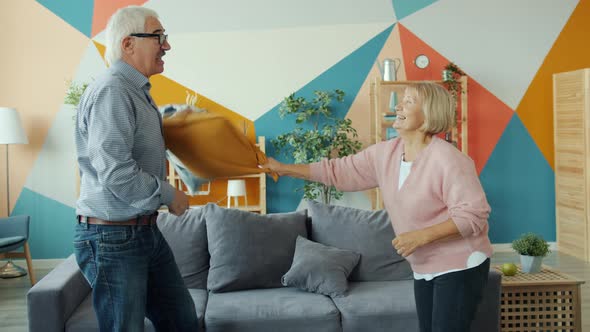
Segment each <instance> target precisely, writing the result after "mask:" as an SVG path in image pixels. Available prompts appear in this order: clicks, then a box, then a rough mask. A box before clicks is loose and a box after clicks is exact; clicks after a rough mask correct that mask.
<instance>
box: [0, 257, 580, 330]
mask: <svg viewBox="0 0 590 332" xmlns="http://www.w3.org/2000/svg"><path fill="white" fill-rule="evenodd" d="M510 262H513V263H518V256H517V255H516V254H515V253H514V252H497V253H495V254H494V256H493V257H492V264H496V265H497V264H502V263H510ZM3 264H4V263H3V262H0V265H3ZM543 264H545V265H548V266H550V267H554V268H556V269H558V270H560V271H562V272H565V273H567V274H569V275H571V276H573V277H575V278H578V279H580V280H585V281H586V283H585V284H583V285H582V331H590V263H586V262H584V261H581V260H579V259H576V258H574V257H572V256H568V255H565V254H561V253H558V252H553V253H551V254H549V256H547V257H545V259H544V261H543ZM35 273H36V276H37V279H38V280H40V279H41V278H43V277H44V276H45V275H47V273H49V270H43V269H35ZM29 288H31V285H30V283H29V278H28V276H25V277H21V278H15V279H0V331H2V332H4V331H6V332H21V331H23V332H25V331H27V330H28V328H27V303H26V294H27V291H28V290H29Z"/></svg>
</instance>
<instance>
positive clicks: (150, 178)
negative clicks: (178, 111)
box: [75, 61, 175, 221]
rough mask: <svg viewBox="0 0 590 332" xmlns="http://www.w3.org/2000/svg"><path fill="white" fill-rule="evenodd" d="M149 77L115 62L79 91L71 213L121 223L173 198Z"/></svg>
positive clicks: (173, 191)
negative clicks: (76, 180)
mask: <svg viewBox="0 0 590 332" xmlns="http://www.w3.org/2000/svg"><path fill="white" fill-rule="evenodd" d="M150 88H151V85H150V83H149V81H148V79H147V78H146V77H145V76H143V75H142V74H141V73H140V72H139V71H137V70H136V69H135V68H133V67H132V66H130V65H129V64H127V63H125V62H123V61H118V62H117V63H115V64H113V65H112V66H111V67H110V68H109V69H108V70H107V71H106V72H105V73H104V74H103V75H101V77H99V78H98V79H97V80H96V81H95V82H93V83H92V84H91V85H90V86H89V87H88V88H87V89H86V91H85V92H84V95H83V96H82V98H81V100H80V104H79V106H78V114H77V118H76V128H75V139H76V149H77V154H78V164H79V167H80V197H79V198H78V202H77V204H76V205H77V206H76V213H77V214H78V215H82V216H89V217H97V218H101V219H105V220H111V221H120V220H127V219H130V218H133V217H135V216H138V215H145V214H150V213H153V212H154V211H156V210H157V209H158V208H159V207H160V206H161V205H162V204H164V205H168V204H170V203H171V202H172V200H173V199H174V194H175V189H174V187H172V186H171V185H170V184H169V183H168V182H166V181H165V178H166V149H165V146H164V138H163V136H162V119H161V116H160V113H159V112H158V108H157V107H156V105H155V104H154V102H153V100H152V99H151V96H150Z"/></svg>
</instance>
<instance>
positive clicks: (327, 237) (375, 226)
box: [307, 201, 413, 281]
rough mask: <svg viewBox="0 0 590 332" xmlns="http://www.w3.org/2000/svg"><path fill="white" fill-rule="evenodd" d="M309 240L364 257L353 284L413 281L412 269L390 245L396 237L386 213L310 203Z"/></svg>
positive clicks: (352, 274)
mask: <svg viewBox="0 0 590 332" xmlns="http://www.w3.org/2000/svg"><path fill="white" fill-rule="evenodd" d="M307 206H308V213H309V215H310V217H311V232H310V236H309V238H310V240H312V241H315V242H319V243H322V244H325V245H328V246H332V247H336V248H342V249H348V250H352V251H354V252H357V253H359V254H361V259H360V261H359V264H358V265H357V267H356V268H355V269H354V270H353V271H352V273H351V274H350V277H349V279H350V281H387V280H404V279H412V278H413V274H412V269H411V267H410V264H409V263H408V261H406V259H405V258H403V257H402V256H400V255H398V254H397V252H396V251H395V250H394V248H393V246H392V245H391V241H392V240H393V239H394V238H395V233H394V232H393V228H392V227H391V221H390V220H389V216H388V215H387V212H386V211H385V210H379V211H369V210H361V209H355V208H350V207H342V206H335V205H326V204H322V203H319V202H315V201H307Z"/></svg>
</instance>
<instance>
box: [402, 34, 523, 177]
mask: <svg viewBox="0 0 590 332" xmlns="http://www.w3.org/2000/svg"><path fill="white" fill-rule="evenodd" d="M399 31H400V39H401V42H402V50H403V54H404V65H405V67H406V75H407V77H408V80H440V79H441V78H442V77H441V76H442V70H443V68H444V67H445V66H446V65H447V64H448V63H449V59H447V58H445V57H444V56H443V55H442V54H440V53H439V52H437V51H436V50H434V49H433V48H432V47H430V46H429V45H428V44H426V43H424V42H423V41H422V40H421V39H420V38H418V37H417V36H416V35H414V34H413V33H412V32H411V31H409V30H408V29H407V28H406V27H404V26H403V25H402V24H399ZM419 54H425V55H426V56H428V58H429V59H430V65H429V66H428V67H426V68H425V69H420V68H418V67H416V65H415V64H414V59H415V58H416V56H418V55H419ZM467 90H468V94H467V104H468V121H469V124H468V135H469V136H468V141H469V156H470V157H471V158H472V159H473V161H474V162H475V166H476V168H477V172H478V173H481V170H482V169H483V167H484V166H485V164H486V162H487V161H488V158H489V157H490V155H491V153H492V151H493V150H494V147H495V146H496V143H497V142H498V140H499V139H500V136H502V133H503V132H504V128H506V125H508V122H509V121H510V119H511V118H512V116H513V115H514V112H513V111H512V109H510V108H509V107H508V106H507V105H506V104H504V103H503V102H502V101H500V100H499V99H498V98H496V96H494V95H493V94H491V93H490V92H489V91H488V90H486V89H485V88H484V87H483V86H482V85H481V84H479V83H478V82H477V81H475V80H474V79H472V78H471V77H469V80H468V86H467Z"/></svg>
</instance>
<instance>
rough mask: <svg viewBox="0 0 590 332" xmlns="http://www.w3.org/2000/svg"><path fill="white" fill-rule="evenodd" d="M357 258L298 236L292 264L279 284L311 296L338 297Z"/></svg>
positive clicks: (348, 252) (351, 254)
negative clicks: (306, 292) (317, 294)
mask: <svg viewBox="0 0 590 332" xmlns="http://www.w3.org/2000/svg"><path fill="white" fill-rule="evenodd" d="M359 258H360V255H359V254H357V253H356V252H353V251H350V250H345V249H338V248H334V247H329V246H326V245H323V244H321V243H316V242H312V241H309V240H307V239H305V238H302V237H298V238H297V245H296V246H295V256H294V257H293V264H292V265H291V269H289V271H288V272H287V273H286V274H285V275H284V276H283V278H282V279H281V282H282V283H283V285H285V286H290V287H296V288H299V289H302V290H305V291H308V292H312V293H319V294H324V295H328V296H332V297H337V296H342V295H344V293H345V292H346V290H347V289H348V280H347V278H348V275H349V274H350V272H352V269H353V268H354V267H355V266H356V265H357V264H358V262H359Z"/></svg>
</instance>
